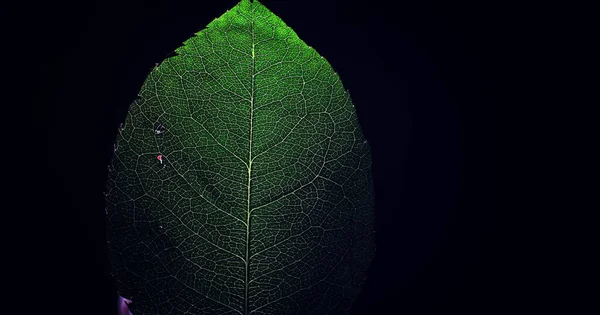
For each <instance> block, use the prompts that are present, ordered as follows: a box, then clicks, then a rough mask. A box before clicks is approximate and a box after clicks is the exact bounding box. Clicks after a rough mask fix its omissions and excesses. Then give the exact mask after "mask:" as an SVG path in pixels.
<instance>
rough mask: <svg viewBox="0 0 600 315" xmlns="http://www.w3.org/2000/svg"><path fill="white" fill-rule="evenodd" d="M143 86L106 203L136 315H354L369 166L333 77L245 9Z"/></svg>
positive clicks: (193, 41)
mask: <svg viewBox="0 0 600 315" xmlns="http://www.w3.org/2000/svg"><path fill="white" fill-rule="evenodd" d="M176 53H177V55H176V56H174V57H171V58H168V59H166V60H165V61H164V62H162V63H161V64H160V65H159V66H157V67H156V68H155V69H154V70H152V71H151V73H150V74H149V75H148V78H147V79H146V81H145V82H144V84H143V86H142V88H141V91H140V92H139V98H138V99H137V100H136V101H135V102H134V103H133V104H132V105H131V107H130V110H129V113H128V116H127V118H126V121H125V124H124V126H123V127H122V128H120V129H119V134H118V136H117V142H116V144H115V153H114V156H113V159H112V161H111V165H110V166H109V175H108V176H109V177H108V181H107V190H106V204H107V218H108V239H109V252H110V260H111V264H112V267H113V273H114V276H115V279H116V280H117V285H118V289H119V293H120V294H121V295H122V296H123V297H125V298H127V299H130V300H132V303H131V304H130V305H129V307H130V308H131V310H132V312H133V314H136V315H139V314H169V315H170V314H243V315H246V314H325V313H343V312H344V311H347V310H349V309H350V307H351V304H352V302H353V300H354V299H355V298H356V296H357V295H358V293H359V291H360V287H361V284H362V283H363V282H364V279H365V272H366V270H367V267H368V265H369V263H370V260H371V258H372V256H373V253H374V245H373V233H374V232H373V197H372V180H371V171H370V165H371V159H370V153H369V147H368V143H367V142H366V140H365V138H364V137H363V135H362V132H361V129H360V126H359V124H358V121H357V119H356V114H355V111H354V106H353V105H352V101H351V99H350V95H349V94H348V93H347V92H346V91H345V90H344V88H343V85H342V83H341V81H340V78H339V77H338V75H337V74H336V73H335V72H334V71H333V69H332V68H331V66H330V65H329V63H328V62H327V61H326V60H325V59H324V58H323V57H321V56H319V54H318V53H317V52H316V51H315V50H314V49H312V48H311V47H309V46H307V45H306V44H305V43H304V42H302V41H301V40H300V39H299V38H298V36H297V35H296V33H295V32H294V31H293V30H292V29H291V28H289V27H288V26H287V25H285V24H284V23H283V21H282V20H281V19H280V18H278V17H277V16H276V15H274V14H273V13H272V12H271V11H269V10H268V9H267V8H266V7H265V6H263V5H262V4H260V3H258V2H257V1H254V2H250V1H248V0H243V1H241V2H240V3H239V4H238V5H236V6H235V7H233V8H232V9H230V10H229V11H227V12H226V13H225V14H223V15H222V16H221V17H219V18H217V19H215V20H214V21H212V22H211V23H210V24H209V25H208V26H207V28H206V29H204V30H202V31H200V32H198V33H196V34H195V36H194V37H192V38H190V39H188V40H187V41H185V42H184V45H183V46H181V47H179V48H178V49H177V50H176Z"/></svg>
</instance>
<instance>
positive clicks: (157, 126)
mask: <svg viewBox="0 0 600 315" xmlns="http://www.w3.org/2000/svg"><path fill="white" fill-rule="evenodd" d="M166 131H167V127H165V125H163V124H162V123H160V122H158V123H156V124H155V125H154V133H155V134H157V135H160V134H163V133H165V132H166Z"/></svg>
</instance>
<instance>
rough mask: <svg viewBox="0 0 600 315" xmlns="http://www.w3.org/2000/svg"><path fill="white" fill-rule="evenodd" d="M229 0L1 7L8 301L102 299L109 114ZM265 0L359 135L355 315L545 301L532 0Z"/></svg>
mask: <svg viewBox="0 0 600 315" xmlns="http://www.w3.org/2000/svg"><path fill="white" fill-rule="evenodd" d="M237 2H238V1H237V0H228V1H210V2H209V1H140V0H134V1H127V2H125V1H69V2H36V3H30V2H20V3H19V4H18V7H16V6H15V7H14V9H15V10H14V11H11V10H5V11H4V13H3V14H6V18H7V19H5V20H4V22H7V21H11V22H10V23H8V24H9V25H8V26H7V27H6V28H5V29H6V31H7V33H8V37H9V38H10V39H11V40H12V39H14V40H15V41H14V44H12V46H11V47H9V52H10V51H12V53H11V54H12V57H10V58H7V59H5V60H4V61H3V63H4V67H5V69H6V68H8V69H10V70H15V71H14V72H10V71H9V72H8V73H10V79H11V80H12V81H13V82H18V83H21V84H18V86H16V87H14V88H12V89H13V91H12V92H16V93H17V94H18V95H19V96H20V97H19V99H18V100H17V101H10V103H11V104H14V106H12V108H16V109H17V110H24V111H25V113H24V114H25V115H26V116H25V117H27V118H28V119H26V121H25V122H23V120H20V119H12V118H13V117H21V116H12V115H8V114H7V116H6V118H5V119H4V120H5V121H6V122H8V123H9V125H6V126H10V127H5V128H4V132H5V134H9V135H17V136H18V137H12V136H9V137H6V138H8V140H7V142H5V149H6V150H7V151H6V152H7V153H5V154H4V155H3V162H4V163H3V164H4V172H6V173H11V174H12V173H14V174H15V175H17V176H15V180H14V182H13V184H14V185H12V187H16V188H17V189H16V190H15V191H14V192H11V193H10V194H11V196H10V197H13V198H15V200H16V206H12V205H11V206H9V207H7V209H6V210H3V212H5V213H7V214H8V216H6V217H5V218H6V219H5V222H6V224H5V225H6V226H5V229H4V230H5V231H11V232H10V233H8V234H9V235H8V236H7V237H8V238H7V239H6V240H7V242H6V243H5V244H6V245H5V246H4V252H5V255H3V257H4V258H3V259H4V260H5V262H9V264H10V266H11V267H9V268H5V271H4V272H5V279H10V280H13V281H10V282H4V283H5V284H6V286H7V287H8V286H10V289H9V290H10V291H11V292H12V293H14V298H12V297H11V300H10V302H7V303H5V305H4V306H3V307H5V308H7V307H9V308H11V307H19V308H21V309H22V310H25V313H26V314H42V313H43V314H46V313H48V314H49V313H52V314H86V315H88V314H102V315H108V314H113V313H111V312H112V311H113V309H114V305H113V303H114V299H115V295H116V291H115V290H116V289H115V287H114V284H113V281H112V279H111V277H110V269H109V268H110V267H109V265H108V262H107V258H106V247H105V244H106V239H105V227H104V200H103V191H104V185H105V180H106V175H107V170H106V167H107V165H108V163H109V160H110V158H111V154H112V145H113V141H114V139H115V138H116V132H117V126H118V125H119V123H120V122H122V121H123V120H124V118H125V115H126V112H127V109H128V106H129V104H130V103H131V102H132V101H133V100H134V98H135V97H136V95H137V92H138V90H139V89H140V87H141V85H142V83H143V82H144V79H145V78H146V76H147V74H148V73H149V71H150V70H151V69H152V67H153V66H154V65H155V63H159V62H161V61H162V60H163V59H164V58H165V57H167V56H169V55H170V53H171V52H172V51H173V50H175V48H177V47H178V46H180V45H181V43H182V42H183V41H185V40H186V39H187V38H189V37H190V36H192V34H193V33H195V32H197V31H198V30H200V29H202V28H204V27H205V26H206V24H208V23H209V22H210V21H212V19H214V18H216V17H219V16H220V15H221V14H222V13H224V12H225V11H226V10H227V9H229V8H231V7H233V6H234V5H235V4H236V3H237ZM262 3H263V4H265V5H266V6H267V7H268V8H269V9H271V10H272V11H273V12H274V13H275V14H276V15H278V16H279V17H281V18H282V19H283V20H284V21H285V22H286V23H287V24H288V26H290V27H291V28H293V29H294V30H295V31H296V33H297V34H298V35H299V37H300V38H301V39H302V40H304V41H305V42H306V43H307V44H308V45H310V46H312V47H314V48H315V49H316V50H317V51H318V52H319V53H320V54H321V55H322V56H324V57H325V58H326V59H327V60H328V61H329V62H330V63H331V65H332V66H333V68H334V69H335V70H336V71H337V72H338V73H339V74H340V77H341V79H342V82H343V84H344V86H345V87H346V89H349V91H350V94H351V96H352V98H353V101H354V104H355V106H356V109H357V112H358V117H359V120H360V123H361V125H362V127H363V131H364V134H365V135H366V137H367V139H368V140H369V142H370V144H371V148H372V157H373V176H374V180H375V190H376V191H375V194H376V220H377V221H376V243H377V253H376V258H375V260H374V261H373V264H372V267H371V269H370V271H369V274H368V280H367V282H366V284H365V286H364V290H363V293H362V294H361V295H360V296H359V298H358V299H357V301H356V306H355V308H354V310H353V314H450V313H457V314H459V313H460V314H513V313H522V312H527V313H530V312H533V313H536V312H538V311H542V309H543V310H546V309H548V310H556V309H557V308H558V307H559V306H560V303H561V299H554V298H552V297H551V294H553V293H554V290H555V286H554V285H555V283H556V277H557V275H556V273H555V272H554V271H553V270H551V267H550V265H549V264H548V263H547V262H548V260H547V259H550V258H547V256H546V255H545V254H547V252H548V247H549V245H548V244H547V242H546V239H545V238H544V237H542V236H541V234H539V233H538V229H536V228H535V224H539V225H543V221H539V218H537V217H536V213H537V212H535V211H533V204H532V202H531V199H526V198H525V196H529V197H530V196H531V195H534V194H535V191H534V190H533V189H528V186H527V185H528V182H529V179H530V178H531V177H534V174H532V173H530V172H527V170H526V167H524V166H523V164H525V163H527V162H529V160H528V159H529V158H528V157H527V156H526V155H525V153H524V152H525V151H526V150H531V148H532V147H535V146H536V143H537V142H535V141H530V140H531V139H532V136H529V135H526V134H525V133H521V132H522V129H521V128H522V126H523V124H522V120H523V119H524V118H523V117H524V116H525V114H527V113H529V112H531V111H534V108H533V107H534V106H535V104H534V103H533V102H531V96H530V95H531V91H535V90H536V88H537V86H536V85H535V84H532V80H531V76H532V74H533V73H534V72H536V71H538V70H539V69H538V68H537V66H538V65H539V64H540V61H542V60H545V59H544V58H545V57H544V55H539V54H535V53H534V52H533V51H532V50H530V49H531V48H533V47H535V46H536V45H537V43H538V42H539V41H541V40H543V39H544V38H545V37H546V33H545V32H544V30H545V28H544V25H543V23H541V22H540V21H539V20H535V19H534V18H535V17H536V16H538V15H543V13H544V12H545V11H544V10H545V7H543V6H534V5H531V6H527V7H526V6H524V5H522V4H517V3H510V2H505V1H503V2H496V3H493V4H491V3H488V1H432V0H424V1H364V0H363V1H323V0H320V1H319V0H303V1H284V0H281V1H277V0H272V1H268V0H264V1H262ZM13 19H14V20H13ZM11 43H12V42H11ZM5 75H6V74H5ZM7 76H8V75H7ZM526 92H529V93H526ZM30 105H31V106H30ZM10 123H13V124H14V126H13V124H10ZM21 137H22V138H23V139H21ZM10 139H19V140H17V141H15V143H11V142H10ZM8 152H10V153H8ZM515 170H518V171H519V176H515ZM6 204H7V205H9V203H8V202H7V203H6ZM534 222H535V223H534ZM532 227H533V228H532ZM13 230H14V231H13ZM13 232H16V233H13ZM14 240H16V242H15V241H14ZM542 257H543V258H542ZM9 283H10V285H9Z"/></svg>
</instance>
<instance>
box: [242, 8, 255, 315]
mask: <svg viewBox="0 0 600 315" xmlns="http://www.w3.org/2000/svg"><path fill="white" fill-rule="evenodd" d="M251 5H252V15H251V30H252V72H251V73H252V82H251V84H250V89H251V90H250V144H249V150H248V151H249V153H248V198H247V201H248V202H247V208H246V259H245V263H246V266H245V267H246V268H245V271H246V272H245V273H246V276H245V281H244V282H245V285H244V314H245V315H248V313H249V310H248V308H249V303H248V284H249V279H248V275H249V273H250V181H251V179H252V129H253V128H252V127H253V126H252V123H253V115H254V5H253V4H251Z"/></svg>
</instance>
